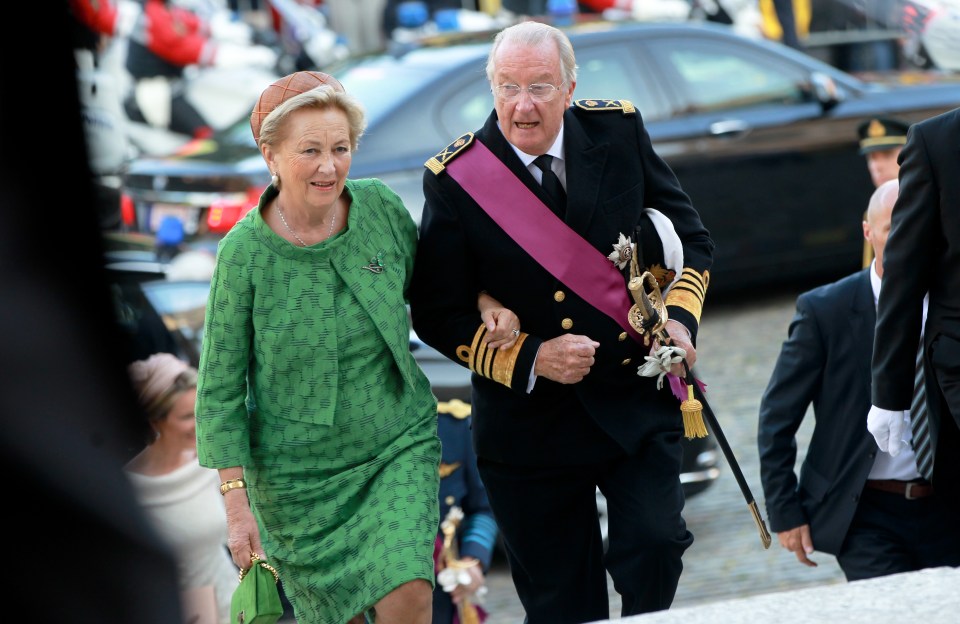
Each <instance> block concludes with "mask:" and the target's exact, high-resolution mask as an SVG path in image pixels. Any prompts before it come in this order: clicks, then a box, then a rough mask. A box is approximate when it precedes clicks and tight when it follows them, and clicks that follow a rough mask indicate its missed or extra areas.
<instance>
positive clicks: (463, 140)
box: [423, 132, 473, 175]
mask: <svg viewBox="0 0 960 624" xmlns="http://www.w3.org/2000/svg"><path fill="white" fill-rule="evenodd" d="M471 143H473V133H472V132H468V133H466V134H464V135H463V136H461V137H459V138H457V140H456V141H454V142H453V143H451V144H450V145H448V146H446V147H445V148H443V149H442V150H441V151H440V153H439V154H437V155H436V156H434V157H432V158H431V159H430V160H428V161H427V162H425V163H423V166H424V167H426V168H427V169H429V170H430V171H432V172H433V173H435V174H436V175H440V172H441V171H443V168H444V167H446V166H447V163H448V162H450V161H451V160H453V158H454V157H455V156H456V155H457V154H459V153H460V152H462V151H463V150H465V149H467V147H468V146H469V145H470V144H471Z"/></svg>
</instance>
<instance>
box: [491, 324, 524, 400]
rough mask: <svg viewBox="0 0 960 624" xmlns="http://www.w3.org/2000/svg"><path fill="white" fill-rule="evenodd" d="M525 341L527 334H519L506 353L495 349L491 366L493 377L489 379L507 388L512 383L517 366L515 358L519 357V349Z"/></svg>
mask: <svg viewBox="0 0 960 624" xmlns="http://www.w3.org/2000/svg"><path fill="white" fill-rule="evenodd" d="M526 339H527V334H524V333H521V334H520V335H519V336H517V342H516V343H514V345H513V346H512V347H510V348H509V349H507V350H506V351H501V350H500V349H497V358H496V361H495V364H494V366H493V376H492V377H491V379H493V380H494V381H496V382H497V383H501V384H503V385H505V386H507V387H508V388H509V387H510V382H511V381H513V369H514V367H515V366H516V364H517V357H518V356H519V355H520V347H521V346H522V345H523V341H524V340H526Z"/></svg>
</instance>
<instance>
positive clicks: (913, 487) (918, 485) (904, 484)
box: [866, 479, 933, 500]
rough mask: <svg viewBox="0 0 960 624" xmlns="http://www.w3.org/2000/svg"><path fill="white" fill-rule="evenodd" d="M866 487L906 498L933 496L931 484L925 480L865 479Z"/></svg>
mask: <svg viewBox="0 0 960 624" xmlns="http://www.w3.org/2000/svg"><path fill="white" fill-rule="evenodd" d="M866 487H868V488H870V489H871V490H880V491H881V492H891V493H893V494H899V495H900V496H903V497H904V498H906V499H907V500H915V499H917V498H926V497H928V496H933V486H932V485H931V484H929V483H927V482H926V481H897V480H896V479H867V483H866Z"/></svg>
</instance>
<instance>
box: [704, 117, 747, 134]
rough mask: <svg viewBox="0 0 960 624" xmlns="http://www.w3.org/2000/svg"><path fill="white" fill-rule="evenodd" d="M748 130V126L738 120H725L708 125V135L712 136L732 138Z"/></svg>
mask: <svg viewBox="0 0 960 624" xmlns="http://www.w3.org/2000/svg"><path fill="white" fill-rule="evenodd" d="M749 129H750V126H749V124H747V122H745V121H742V120H740V119H725V120H723V121H715V122H713V123H712V124H710V134H712V135H713V136H734V135H738V134H743V133H744V132H746V131H747V130H749Z"/></svg>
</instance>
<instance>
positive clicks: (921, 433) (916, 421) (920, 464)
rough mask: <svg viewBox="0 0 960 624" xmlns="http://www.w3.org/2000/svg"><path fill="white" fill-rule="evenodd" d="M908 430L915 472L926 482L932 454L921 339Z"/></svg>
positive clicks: (928, 476) (930, 467)
mask: <svg viewBox="0 0 960 624" xmlns="http://www.w3.org/2000/svg"><path fill="white" fill-rule="evenodd" d="M910 430H911V431H912V432H913V440H912V442H911V444H912V446H913V453H914V455H916V456H917V470H918V471H919V472H920V474H921V475H922V476H923V478H924V479H926V480H927V481H930V480H931V477H932V475H933V452H932V451H931V449H930V427H929V425H928V424H927V389H926V382H925V381H924V378H923V339H921V340H920V349H919V350H918V351H917V369H916V377H915V378H914V380H913V401H911V402H910Z"/></svg>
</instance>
